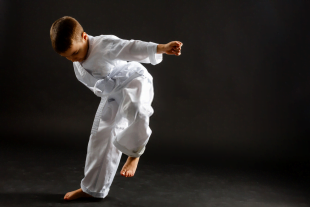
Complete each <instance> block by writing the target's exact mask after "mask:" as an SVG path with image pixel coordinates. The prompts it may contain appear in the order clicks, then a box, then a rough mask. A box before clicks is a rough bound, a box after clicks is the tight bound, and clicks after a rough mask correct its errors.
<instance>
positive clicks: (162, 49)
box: [157, 41, 183, 56]
mask: <svg viewBox="0 0 310 207" xmlns="http://www.w3.org/2000/svg"><path fill="white" fill-rule="evenodd" d="M182 45H183V43H182V42H179V41H172V42H169V43H167V44H159V45H157V54H161V53H166V54H168V55H176V56H179V55H181V47H182Z"/></svg>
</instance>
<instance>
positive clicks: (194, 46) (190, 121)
mask: <svg viewBox="0 0 310 207" xmlns="http://www.w3.org/2000/svg"><path fill="white" fill-rule="evenodd" d="M0 2H1V3H0V13H1V27H0V28H1V34H0V35H1V36H0V37H1V38H0V44H1V105H2V107H1V135H2V136H1V142H13V143H15V144H16V145H19V146H23V145H25V144H27V143H28V144H29V143H30V144H34V145H35V146H37V147H40V146H41V145H49V146H51V147H52V148H54V149H55V151H56V150H57V147H69V146H70V145H74V146H79V147H81V148H82V149H85V152H86V146H87V142H88V137H89V133H90V129H91V125H92V122H93V118H94V115H95V112H96V109H97V106H98V104H99V101H100V100H99V98H98V97H96V96H95V95H94V94H93V93H92V92H91V91H89V90H88V89H87V88H86V87H85V86H83V85H82V84H81V83H80V82H79V81H77V79H76V77H75V75H74V72H73V66H72V63H71V62H70V61H68V60H66V59H65V58H62V57H60V56H59V55H58V54H56V53H55V52H54V51H53V49H52V47H51V43H50V38H49V29H50V26H51V24H52V23H53V22H54V21H55V20H56V19H58V18H60V17H62V16H65V15H68V16H72V17H74V18H76V19H77V20H78V21H79V22H80V23H81V24H82V26H83V27H84V30H85V32H86V33H88V34H90V35H93V36H97V35H100V34H114V35H116V36H118V37H120V38H123V39H138V40H143V41H152V42H156V43H161V44H164V43H167V42H170V41H173V40H179V41H181V42H183V43H184V46H183V48H182V55H181V56H180V57H175V56H168V55H164V60H163V62H162V63H160V64H159V65H156V66H152V65H148V64H145V67H146V68H147V69H148V70H149V72H150V73H151V74H152V75H153V77H154V87H155V98H154V101H153V108H154V110H155V113H154V115H153V116H152V117H151V123H150V126H151V129H152V130H153V134H152V136H151V139H150V142H149V144H148V146H147V150H146V154H149V155H150V154H151V155H156V156H157V155H161V156H169V155H173V157H176V156H179V157H193V156H194V157H195V158H200V159H213V158H216V157H223V158H232V157H234V158H236V160H237V161H238V160H243V159H246V158H250V159H258V160H269V159H271V160H286V159H293V160H294V159H295V160H297V159H298V160H299V159H308V158H310V153H309V150H308V146H309V145H307V143H308V139H309V135H310V130H309V126H310V69H309V60H310V59H309V49H310V35H309V25H310V24H309V23H310V22H309V20H310V4H309V1H308V0H303V1H302V0H256V1H253V0H251V1H250V0H244V1H229V0H226V1H215V0H213V1H211V0H204V1H181V0H178V1H176V0H169V1H145V0H140V1H103V0H96V1H95V0H91V1H77V0H74V1H71V0H70V1H69V0H62V1H59V0H56V1H55V0H53V1H51V0H48V1H47V0H44V1H34V0H33V1H18V0H10V1H8V0H6V1H3V0H1V1H0ZM2 146H4V145H2ZM83 153H84V152H83Z"/></svg>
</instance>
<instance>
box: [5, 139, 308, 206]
mask: <svg viewBox="0 0 310 207" xmlns="http://www.w3.org/2000/svg"><path fill="white" fill-rule="evenodd" d="M0 152H1V154H0V163H1V171H0V177H1V179H0V206H1V207H6V206H32V207H34V206H74V207H79V206H141V207H142V206H147V207H152V206H154V207H155V206H156V207H157V206H158V207H165V206H190V207H196V206H197V207H198V206H208V207H213V206H214V207H215V206H216V207H221V206H236V207H256V206H257V207H280V206H281V207H307V206H310V188H309V180H310V179H309V174H310V173H309V171H308V167H307V165H308V164H309V163H297V164H296V163H291V164H282V165H281V166H280V165H279V166H277V165H276V163H269V164H262V163H260V164H254V165H251V166H244V165H242V164H238V163H235V164H233V163H229V162H225V163H224V162H223V163H221V161H220V160H218V161H216V160H215V161H214V162H213V163H209V162H208V161H204V159H201V160H196V162H191V160H190V159H189V160H185V161H182V157H181V159H179V158H178V156H175V157H174V160H175V161H173V159H170V160H166V161H163V159H155V158H154V157H150V156H147V155H146V156H144V157H142V159H141V162H140V163H139V166H138V170H137V172H136V175H135V176H134V177H133V178H124V177H122V176H120V175H119V173H117V175H116V177H115V179H114V183H113V185H112V188H111V191H110V193H109V195H108V197H106V198H105V199H80V200H76V201H70V202H68V201H64V200H63V196H64V194H65V193H66V192H67V191H72V190H75V189H77V188H79V183H80V180H81V179H82V178H83V167H84V161H85V153H86V146H85V149H84V148H83V147H81V148H79V147H76V148H70V147H61V148H60V147H57V146H55V145H54V146H48V145H45V146H44V145H42V144H39V143H32V144H25V143H14V142H11V143H2V144H1V148H0ZM125 159H126V157H125V156H123V157H122V163H124V161H125ZM120 167H122V165H120Z"/></svg>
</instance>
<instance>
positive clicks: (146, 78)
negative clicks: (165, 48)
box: [73, 35, 162, 198]
mask: <svg viewBox="0 0 310 207" xmlns="http://www.w3.org/2000/svg"><path fill="white" fill-rule="evenodd" d="M156 50H157V44H156V43H152V42H143V41H139V40H130V41H129V40H123V39H120V38H118V37H116V36H113V35H101V36H97V37H92V36H90V35H89V50H88V54H87V58H86V60H85V61H83V62H81V63H80V62H74V63H73V66H74V71H75V74H76V77H77V79H78V80H79V81H80V82H82V83H83V84H84V85H85V86H86V87H88V88H89V89H90V90H91V91H92V92H94V94H95V95H97V96H98V97H100V98H101V101H100V104H99V107H98V109H97V112H96V115H95V119H94V123H93V126H92V130H91V135H90V139H89V143H88V148H87V156H86V162H85V169H84V174H85V176H84V178H83V179H82V181H81V188H82V190H83V191H84V192H86V193H88V194H90V195H92V196H94V197H99V198H104V197H105V196H106V195H107V194H108V192H109V189H110V186H111V184H112V181H113V178H114V176H115V173H116V170H117V167H118V165H119V161H120V158H121V154H122V153H124V154H126V155H128V156H131V157H139V156H141V155H142V154H143V152H144V150H145V146H146V144H147V142H148V140H149V137H150V135H151V133H152V131H151V129H150V128H149V117H150V116H151V115H152V114H153V112H154V111H153V108H152V107H151V103H152V101H153V96H154V90H153V78H152V76H151V75H150V74H149V73H148V71H147V70H146V68H145V67H144V66H143V65H141V64H140V63H139V62H142V63H151V64H153V65H155V64H158V63H160V62H161V61H162V54H156ZM127 61H130V62H127Z"/></svg>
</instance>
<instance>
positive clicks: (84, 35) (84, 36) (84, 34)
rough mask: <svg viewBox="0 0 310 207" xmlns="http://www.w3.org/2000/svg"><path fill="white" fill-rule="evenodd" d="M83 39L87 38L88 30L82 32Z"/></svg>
mask: <svg viewBox="0 0 310 207" xmlns="http://www.w3.org/2000/svg"><path fill="white" fill-rule="evenodd" d="M82 39H84V40H87V34H86V32H83V33H82Z"/></svg>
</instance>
